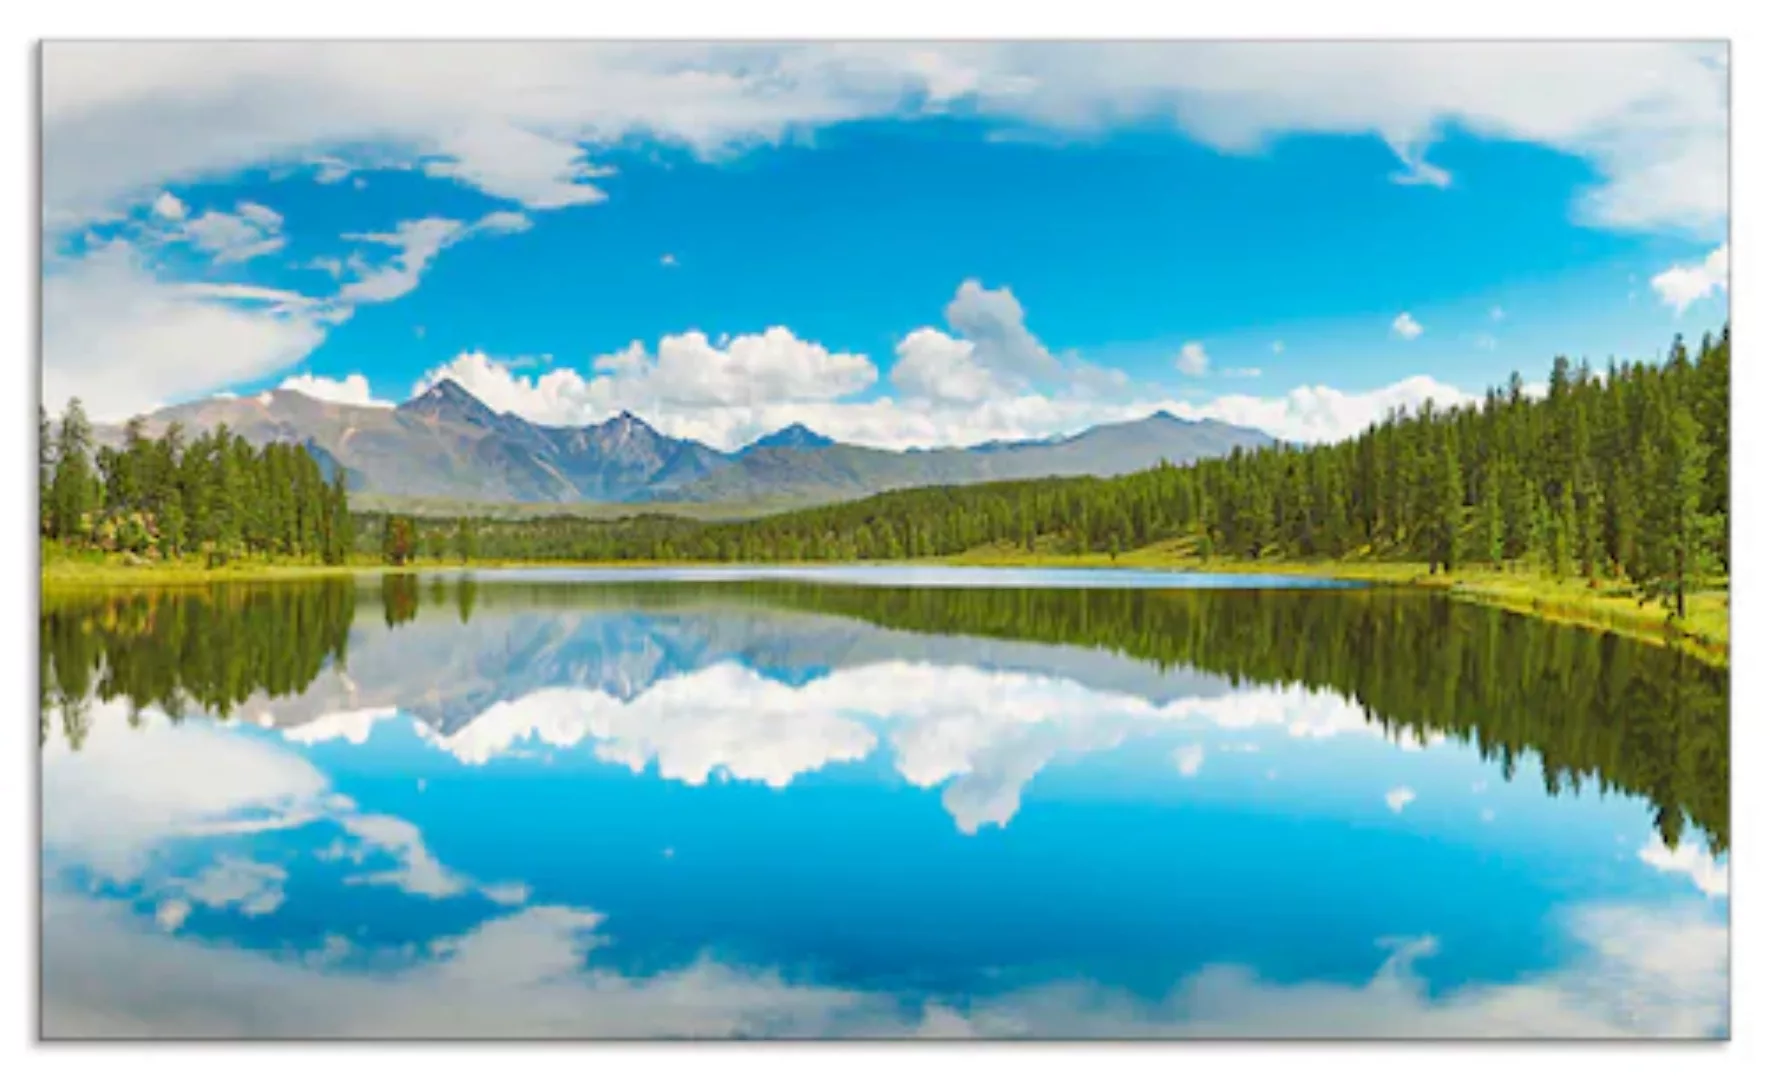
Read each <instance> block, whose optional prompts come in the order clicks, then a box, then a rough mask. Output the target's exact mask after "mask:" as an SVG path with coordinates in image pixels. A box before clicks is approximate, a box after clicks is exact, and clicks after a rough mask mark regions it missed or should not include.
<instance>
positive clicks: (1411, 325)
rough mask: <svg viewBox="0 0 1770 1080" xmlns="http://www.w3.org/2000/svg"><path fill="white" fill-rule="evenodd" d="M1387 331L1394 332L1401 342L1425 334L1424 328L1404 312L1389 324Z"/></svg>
mask: <svg viewBox="0 0 1770 1080" xmlns="http://www.w3.org/2000/svg"><path fill="white" fill-rule="evenodd" d="M1389 329H1390V330H1392V331H1394V332H1395V336H1396V337H1398V338H1401V339H1402V340H1403V341H1412V340H1413V339H1414V338H1417V337H1419V336H1420V335H1421V334H1423V333H1425V332H1426V328H1425V327H1423V326H1421V325H1420V324H1419V323H1418V322H1417V321H1415V319H1414V317H1413V316H1412V315H1409V314H1408V313H1407V312H1405V311H1404V312H1402V313H1401V314H1399V315H1397V316H1395V321H1394V322H1392V323H1390V324H1389Z"/></svg>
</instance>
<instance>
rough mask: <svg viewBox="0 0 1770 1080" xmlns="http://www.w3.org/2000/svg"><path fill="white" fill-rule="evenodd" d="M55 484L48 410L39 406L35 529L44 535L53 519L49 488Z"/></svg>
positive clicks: (53, 448)
mask: <svg viewBox="0 0 1770 1080" xmlns="http://www.w3.org/2000/svg"><path fill="white" fill-rule="evenodd" d="M54 482H55V440H54V438H53V437H52V436H51V434H50V429H49V410H47V409H45V408H44V407H43V406H42V405H41V404H39V405H38V406H37V527H38V531H39V532H40V533H41V534H42V535H44V536H48V535H50V523H51V521H52V520H53V517H52V515H51V513H50V507H51V506H52V505H53V503H52V501H51V499H50V487H51V485H52V484H54Z"/></svg>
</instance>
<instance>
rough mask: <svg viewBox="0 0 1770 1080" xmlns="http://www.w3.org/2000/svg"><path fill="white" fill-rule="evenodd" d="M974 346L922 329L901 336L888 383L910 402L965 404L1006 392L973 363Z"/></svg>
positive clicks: (936, 331)
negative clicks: (923, 400)
mask: <svg viewBox="0 0 1770 1080" xmlns="http://www.w3.org/2000/svg"><path fill="white" fill-rule="evenodd" d="M976 352H977V346H975V345H973V344H972V343H971V342H969V341H961V340H960V339H958V338H955V337H952V336H950V335H948V334H945V333H942V332H941V331H939V330H936V329H934V328H933V327H927V326H925V327H923V328H921V329H920V330H912V331H911V332H910V333H908V334H905V335H904V337H903V340H902V341H899V342H898V343H897V363H896V364H894V365H892V368H891V382H892V385H894V386H896V387H897V388H898V389H899V390H902V391H903V392H904V393H905V394H908V395H909V396H910V397H912V398H922V399H925V400H928V401H940V402H950V403H954V404H969V403H971V402H976V401H983V400H984V399H986V398H988V397H990V396H992V395H994V394H997V393H1000V392H1003V391H1004V390H1006V389H1007V388H1006V387H1004V386H1003V385H1002V384H1001V383H999V382H998V381H997V380H996V378H995V376H994V375H993V374H991V372H990V371H989V370H988V369H987V368H985V367H984V366H983V365H982V364H980V363H978V362H977V359H976Z"/></svg>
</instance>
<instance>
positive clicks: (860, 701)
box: [418, 661, 1383, 833]
mask: <svg viewBox="0 0 1770 1080" xmlns="http://www.w3.org/2000/svg"><path fill="white" fill-rule="evenodd" d="M1205 727H1208V728H1214V729H1218V730H1224V731H1231V730H1234V731H1246V730H1251V729H1254V728H1260V727H1277V728H1281V729H1282V730H1283V731H1284V732H1285V733H1286V734H1288V735H1289V736H1291V737H1292V738H1298V739H1328V738H1337V737H1340V736H1345V735H1356V736H1363V737H1374V738H1382V737H1383V733H1382V730H1381V728H1379V727H1377V726H1375V725H1373V724H1372V723H1370V721H1369V720H1368V719H1367V718H1366V717H1365V714H1364V711H1363V710H1362V709H1361V708H1360V707H1359V706H1358V705H1357V704H1355V703H1353V702H1351V701H1348V700H1347V699H1345V698H1342V697H1340V696H1338V695H1335V694H1328V693H1316V692H1311V691H1309V690H1306V689H1304V688H1302V687H1292V688H1287V689H1263V690H1259V691H1252V692H1248V693H1241V694H1235V695H1231V696H1225V697H1216V698H1194V697H1186V698H1179V699H1176V700H1174V701H1171V702H1168V703H1166V704H1160V705H1157V704H1152V703H1151V702H1149V701H1148V700H1146V699H1144V698H1142V697H1139V696H1136V695H1133V694H1128V693H1118V692H1110V691H1096V690H1092V689H1089V688H1088V687H1086V686H1083V685H1082V684H1080V683H1078V682H1075V681H1073V680H1071V679H1067V678H1060V677H1055V676H1050V675H1032V674H1026V673H1021V672H1013V671H990V670H983V669H979V668H972V667H964V666H955V665H936V664H928V663H913V662H908V661H890V662H881V663H874V664H867V665H864V666H860V667H854V668H844V669H841V670H838V671H834V672H832V673H830V674H829V675H826V676H823V677H820V678H817V679H813V680H811V681H810V682H808V683H805V684H803V685H799V686H794V685H788V684H785V683H781V682H777V681H774V680H772V679H768V678H765V677H763V676H761V675H759V674H757V673H756V672H755V671H753V670H751V669H749V668H746V667H743V666H742V665H740V664H737V663H733V662H724V663H718V664H714V665H710V666H708V667H705V668H702V669H699V670H696V671H693V672H690V673H687V674H684V675H679V676H674V677H671V678H668V679H664V680H661V681H659V682H656V683H654V684H652V685H651V686H649V687H647V688H646V689H644V690H642V691H640V692H639V693H637V694H635V695H633V696H632V697H631V698H630V699H623V698H621V697H619V696H616V695H615V694H611V693H607V692H604V691H602V690H591V689H582V688H577V687H555V688H548V689H543V690H537V691H534V692H532V693H529V694H525V695H523V696H521V697H518V698H515V699H513V700H509V701H504V702H500V703H498V704H496V705H493V706H492V707H490V708H489V709H486V710H485V711H484V712H482V713H480V715H478V716H477V717H475V718H473V719H471V720H470V721H469V722H467V723H465V724H463V725H461V726H460V727H457V728H455V729H454V730H453V731H452V732H451V733H450V734H448V735H439V734H436V733H434V732H432V731H429V730H427V729H425V728H422V727H420V728H419V729H418V730H419V732H420V734H421V735H422V736H423V737H424V738H425V739H426V741H428V742H430V743H432V744H433V745H435V746H436V747H438V748H439V749H442V750H445V751H447V752H448V753H449V754H451V755H452V756H454V757H455V758H457V759H458V760H460V761H462V762H463V763H466V764H472V765H480V764H484V763H486V762H488V761H490V760H492V759H493V758H495V757H498V756H500V755H503V754H508V753H512V752H516V751H517V750H518V749H519V748H521V747H522V746H523V745H524V744H525V743H529V742H538V743H540V744H542V745H545V746H549V747H555V748H564V747H570V746H576V745H579V744H580V743H586V742H588V743H590V744H592V745H593V746H594V752H595V754H596V756H597V757H599V758H601V759H603V760H605V761H611V762H616V763H619V764H623V765H626V766H627V767H629V768H631V769H632V770H633V771H635V772H641V771H644V770H646V769H648V768H651V767H654V766H655V767H656V769H657V771H658V774H659V775H660V776H661V777H663V778H665V779H669V780H676V781H679V782H682V783H686V784H690V785H700V784H705V783H708V782H710V781H711V780H713V779H715V778H720V777H724V778H728V779H733V780H739V781H752V782H759V783H764V784H767V785H769V786H771V787H784V786H786V785H787V784H789V783H791V782H792V781H793V780H794V779H796V778H797V777H799V776H802V775H805V774H807V773H811V772H816V771H818V770H820V769H824V768H827V767H829V766H832V765H835V764H839V763H842V762H852V761H859V760H862V759H864V758H866V757H868V756H869V755H870V754H871V753H872V752H873V750H874V748H875V746H876V745H877V744H878V743H879V742H880V741H881V740H883V741H884V742H886V743H887V744H888V745H889V747H890V749H891V751H892V754H893V756H894V758H895V761H896V767H897V770H898V772H899V773H900V774H901V775H902V776H903V778H904V779H905V780H906V781H908V782H909V783H911V784H914V785H916V786H917V787H924V788H936V787H939V788H941V789H942V791H941V803H942V805H943V806H945V807H946V809H947V811H948V813H950V814H951V815H952V817H953V820H954V824H955V825H956V826H957V827H958V828H959V829H960V830H961V831H963V832H967V833H972V832H976V831H977V830H978V829H980V828H982V827H983V826H985V825H998V826H1001V825H1006V824H1007V823H1008V821H1009V820H1011V819H1012V818H1013V816H1014V815H1015V814H1016V813H1017V812H1018V811H1019V808H1020V793H1021V790H1022V789H1023V788H1024V787H1025V785H1026V784H1027V783H1028V782H1030V781H1031V779H1032V778H1033V777H1034V776H1036V775H1037V774H1038V773H1039V772H1040V771H1041V770H1042V769H1043V768H1044V767H1045V766H1046V765H1048V764H1049V763H1050V762H1052V761H1053V760H1056V759H1058V758H1059V757H1064V756H1074V755H1079V754H1083V753H1088V752H1091V751H1096V750H1102V749H1107V748H1110V747H1114V746H1117V745H1119V744H1121V743H1122V742H1123V741H1124V740H1125V739H1127V738H1131V737H1133V736H1139V735H1156V734H1162V733H1170V732H1178V731H1184V730H1186V729H1188V728H1205ZM1195 753H1196V760H1195V758H1194V756H1193V755H1194V754H1195ZM1203 758H1204V750H1203V747H1202V746H1197V745H1194V746H1193V747H1191V748H1190V749H1183V750H1180V751H1178V752H1177V753H1176V757H1175V765H1176V768H1178V769H1179V770H1180V771H1181V773H1182V774H1183V775H1194V774H1195V773H1196V771H1197V768H1198V765H1199V764H1202V762H1203ZM1189 765H1190V766H1191V768H1192V771H1191V772H1188V771H1187V770H1188V766H1189Z"/></svg>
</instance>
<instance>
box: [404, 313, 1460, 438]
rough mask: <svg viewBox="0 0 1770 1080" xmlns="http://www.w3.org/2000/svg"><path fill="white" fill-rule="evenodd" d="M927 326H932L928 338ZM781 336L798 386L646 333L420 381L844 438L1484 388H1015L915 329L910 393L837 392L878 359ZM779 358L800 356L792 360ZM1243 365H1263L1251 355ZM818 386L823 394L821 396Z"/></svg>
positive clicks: (535, 407) (1352, 402)
mask: <svg viewBox="0 0 1770 1080" xmlns="http://www.w3.org/2000/svg"><path fill="white" fill-rule="evenodd" d="M770 333H774V332H773V331H771V332H770ZM917 334H924V335H930V336H925V337H921V338H918V337H917ZM776 336H777V339H778V341H779V342H780V343H781V345H783V346H789V344H790V343H792V342H797V343H798V344H797V345H796V346H790V347H788V348H786V349H784V350H783V351H784V352H785V353H786V354H788V355H797V356H799V357H801V358H815V362H814V363H808V364H806V365H804V366H803V367H801V368H799V370H803V371H804V372H805V374H804V375H803V376H799V377H798V378H799V379H800V381H798V382H793V383H792V384H791V385H790V386H787V385H783V382H782V380H783V376H781V375H779V374H777V375H776V376H775V381H774V385H777V386H780V388H781V391H782V392H783V393H792V394H793V395H794V396H793V397H776V398H774V399H770V398H769V396H768V394H767V393H765V392H763V389H762V388H765V387H768V386H769V385H770V380H769V378H768V377H766V376H763V375H758V376H757V378H756V380H755V381H754V382H749V383H745V384H743V385H744V386H745V387H746V388H747V389H748V390H750V391H752V392H748V393H745V394H744V395H743V396H742V397H740V398H738V400H736V401H721V400H719V398H720V397H722V396H723V397H726V398H730V397H734V396H736V395H733V394H729V393H721V392H715V391H713V390H710V389H709V387H718V386H721V385H724V386H735V385H737V384H736V383H733V382H731V381H730V379H731V377H733V372H734V371H735V370H736V368H735V367H734V366H733V364H732V362H731V361H730V359H729V358H728V357H725V356H715V357H714V358H712V359H711V360H709V361H705V362H704V366H703V367H702V368H701V369H700V370H699V371H698V372H687V373H684V374H683V375H682V377H681V378H680V379H666V378H664V377H662V375H661V372H662V371H664V370H667V369H666V367H665V365H664V363H663V353H664V352H665V346H663V345H660V348H659V350H658V352H657V353H656V354H653V353H649V352H647V351H646V350H645V349H644V348H643V346H637V345H635V346H630V347H629V348H628V349H627V350H626V351H624V352H622V353H617V354H614V355H612V356H607V357H603V358H601V359H599V360H598V361H596V364H595V365H594V369H593V370H594V374H592V376H591V377H589V378H586V377H585V375H584V374H583V373H582V372H580V371H579V370H577V369H573V368H564V367H556V368H550V369H547V370H543V371H539V372H535V373H533V374H524V373H522V372H520V371H519V370H518V369H519V368H521V367H529V366H532V364H530V363H528V362H518V361H511V360H503V359H499V358H496V357H492V356H489V355H487V354H485V353H482V352H470V353H462V354H460V355H459V356H457V357H455V358H454V359H453V360H451V361H450V362H448V363H447V364H444V365H441V366H439V367H437V368H435V369H433V370H431V371H430V372H428V373H426V374H425V376H424V377H423V378H422V379H420V380H419V381H418V382H417V384H416V385H415V386H414V387H413V392H414V393H415V394H416V393H422V392H423V391H424V390H426V389H428V388H429V387H430V386H433V385H435V383H437V382H438V381H440V380H441V379H444V378H450V379H454V380H455V381H456V382H458V383H460V384H461V385H462V386H464V387H466V388H467V389H468V390H469V391H471V392H472V393H473V394H474V395H476V396H477V397H479V398H480V399H481V400H483V401H485V402H486V404H488V405H490V406H491V407H492V408H494V409H497V410H499V411H510V412H514V413H516V414H517V415H519V416H524V417H526V418H528V419H530V420H533V421H536V422H538V423H547V424H583V423H592V422H596V421H600V420H604V419H606V418H608V417H609V416H612V415H614V414H615V413H617V412H619V411H621V410H622V409H626V410H629V411H631V412H634V413H636V414H638V415H640V416H642V417H644V418H645V419H646V420H647V421H648V422H650V423H652V424H653V425H654V426H656V427H657V428H658V429H659V430H660V431H663V432H665V433H666V434H669V435H673V436H676V437H679V438H692V439H698V440H700V441H702V442H704V443H707V444H709V445H711V446H715V447H719V448H722V449H728V450H729V449H736V448H737V447H739V446H742V445H744V444H745V443H747V442H749V441H751V440H753V439H755V438H756V437H757V436H760V435H763V434H766V433H768V432H770V431H777V430H779V429H780V428H782V427H785V426H787V425H788V424H792V423H803V424H805V425H806V426H808V427H810V428H811V429H812V430H814V431H819V432H822V433H824V434H826V435H829V436H830V437H832V438H835V439H839V440H841V441H843V442H849V443H855V444H858V445H862V446H874V447H880V448H883V449H891V450H902V449H908V448H912V447H932V446H971V445H976V444H978V443H983V442H989V441H993V440H1015V439H1039V438H1047V437H1050V436H1053V435H1066V434H1073V433H1075V432H1078V431H1081V430H1083V429H1085V428H1088V427H1092V426H1094V425H1097V424H1104V423H1120V422H1124V421H1130V420H1142V419H1145V418H1147V417H1148V416H1150V415H1151V414H1153V413H1155V412H1158V411H1166V412H1169V413H1171V414H1173V415H1175V416H1178V417H1180V418H1182V419H1187V420H1219V421H1222V422H1224V423H1229V424H1237V425H1241V426H1246V427H1252V428H1257V429H1259V430H1262V431H1265V432H1267V433H1268V434H1271V435H1274V436H1277V437H1278V438H1281V439H1286V440H1291V441H1297V442H1318V441H1331V440H1335V439H1343V438H1347V437H1350V436H1352V435H1356V434H1357V433H1358V432H1359V431H1361V430H1363V429H1364V428H1365V427H1367V426H1369V424H1370V423H1371V422H1373V421H1375V420H1379V419H1381V418H1382V417H1383V416H1384V415H1385V414H1386V413H1388V412H1389V411H1391V410H1396V409H1406V410H1413V409H1417V408H1418V407H1419V406H1420V405H1421V404H1422V403H1423V402H1425V401H1427V400H1431V401H1433V402H1435V403H1436V404H1437V405H1438V406H1439V407H1441V408H1442V407H1448V406H1451V405H1457V404H1466V403H1468V402H1472V401H1475V400H1476V398H1475V397H1474V396H1473V395H1471V394H1469V393H1466V392H1464V391H1462V390H1459V389H1457V388H1456V387H1453V386H1449V385H1447V384H1445V383H1441V382H1439V381H1437V380H1436V379H1433V378H1431V377H1429V376H1424V375H1418V376H1414V377H1412V378H1408V379H1403V380H1401V381H1400V382H1397V383H1393V384H1391V385H1389V386H1384V387H1379V388H1377V389H1374V390H1368V391H1343V390H1336V389H1334V388H1332V387H1328V386H1300V387H1297V388H1295V389H1293V390H1291V391H1290V392H1288V393H1286V394H1284V395H1282V396H1279V397H1254V396H1251V395H1247V394H1227V395H1223V396H1220V397H1217V398H1213V399H1210V400H1208V401H1204V402H1199V401H1181V400H1177V399H1174V398H1170V397H1167V396H1164V395H1162V394H1161V393H1160V392H1159V391H1156V392H1149V391H1147V390H1145V391H1144V392H1142V393H1139V394H1122V395H1117V396H1110V397H1100V396H1083V395H1058V394H1044V393H1037V392H1024V393H1018V394H1015V393H1008V392H1006V391H1005V390H1004V388H1002V387H1001V386H1000V385H999V384H998V383H996V382H995V381H994V379H993V377H992V376H991V374H990V373H988V372H985V371H983V370H982V369H981V368H980V367H978V366H976V365H972V364H970V363H968V362H967V360H968V358H969V357H971V356H972V355H973V349H972V348H971V347H970V346H969V345H968V343H966V342H962V341H957V340H956V339H953V338H951V337H950V336H948V335H944V334H942V333H941V332H940V331H937V330H924V331H917V332H916V333H913V334H911V335H909V336H908V337H906V339H905V341H906V342H909V341H911V340H912V339H914V344H913V346H912V348H911V349H910V350H909V352H908V353H906V352H904V351H900V353H899V359H898V365H897V367H895V368H893V370H892V380H893V382H894V384H895V385H896V387H897V389H898V390H899V391H901V392H902V393H903V395H904V396H903V397H902V398H901V399H899V398H892V397H875V398H872V399H870V400H866V401H852V400H841V399H840V398H838V397H835V396H834V395H836V394H838V393H840V392H841V388H842V387H843V386H844V385H853V386H860V385H864V382H863V380H864V381H870V379H867V376H866V372H867V371H869V370H870V369H871V365H870V362H868V361H865V360H864V358H863V357H858V356H849V355H847V354H841V353H833V352H830V351H829V350H827V349H825V348H824V347H822V346H818V345H814V344H813V343H809V342H803V341H800V340H799V339H798V338H797V337H796V336H794V335H792V333H791V331H787V330H784V329H782V330H780V332H779V334H778V335H776ZM740 340H742V339H735V338H734V339H731V341H729V342H728V343H727V345H726V347H725V348H724V349H721V348H720V347H719V346H718V345H716V344H714V343H711V342H708V341H707V340H706V338H705V336H704V335H701V334H698V333H697V334H686V335H675V336H673V337H670V338H666V339H664V341H665V342H671V343H674V344H673V345H672V346H671V348H672V351H675V350H677V349H679V350H680V351H679V352H678V355H681V356H689V355H696V354H700V355H703V356H704V355H706V353H708V352H712V353H716V354H725V353H729V352H730V351H731V349H732V348H733V347H734V346H735V345H736V343H737V342H738V341H740ZM760 351H762V352H766V351H767V350H760ZM910 355H913V356H917V357H939V356H942V355H944V356H947V357H951V358H956V359H955V361H954V362H953V363H950V364H947V365H945V366H942V365H941V364H939V363H937V362H934V361H932V360H931V361H930V362H928V363H926V364H922V363H919V362H912V364H911V367H910V368H909V369H908V370H909V372H912V373H913V374H907V373H906V374H900V371H902V370H903V365H904V363H905V359H906V356H910ZM863 362H864V363H866V365H867V366H866V367H862V363H863ZM775 370H776V371H777V372H783V371H787V370H793V367H792V366H791V365H783V366H782V367H780V368H777V369H775ZM1239 373H1240V374H1243V375H1247V376H1248V377H1252V371H1251V369H1250V370H1244V371H1241V372H1239ZM813 393H816V394H819V395H822V396H821V397H819V398H813V397H812V396H811V395H812V394H813Z"/></svg>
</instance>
